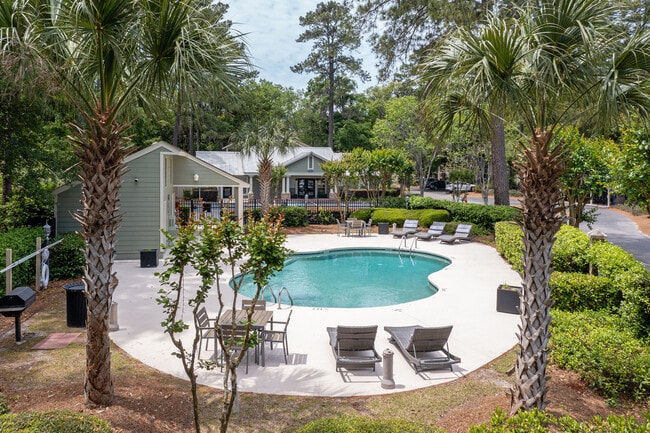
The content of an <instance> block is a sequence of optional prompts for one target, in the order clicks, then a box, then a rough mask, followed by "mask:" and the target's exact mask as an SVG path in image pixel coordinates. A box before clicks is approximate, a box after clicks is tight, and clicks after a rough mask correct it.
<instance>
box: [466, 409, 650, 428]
mask: <svg viewBox="0 0 650 433" xmlns="http://www.w3.org/2000/svg"><path fill="white" fill-rule="evenodd" d="M648 416H650V414H649V415H648ZM649 429H650V422H648V421H646V422H645V423H642V424H637V422H636V420H635V419H634V417H632V416H608V417H607V418H606V419H603V418H602V417H598V416H597V417H594V418H593V419H592V420H591V421H577V420H575V419H573V418H571V417H568V416H562V417H560V418H556V417H555V416H553V415H551V414H549V413H547V412H542V411H539V410H538V409H534V410H531V411H521V412H518V413H517V414H516V415H514V416H512V417H508V415H507V414H506V413H505V411H504V410H503V409H497V410H496V411H495V412H494V414H492V418H491V420H490V423H489V424H481V425H479V426H472V427H470V429H469V431H470V433H518V432H536V433H547V432H549V433H550V432H571V433H596V432H602V433H628V432H647V431H649Z"/></svg>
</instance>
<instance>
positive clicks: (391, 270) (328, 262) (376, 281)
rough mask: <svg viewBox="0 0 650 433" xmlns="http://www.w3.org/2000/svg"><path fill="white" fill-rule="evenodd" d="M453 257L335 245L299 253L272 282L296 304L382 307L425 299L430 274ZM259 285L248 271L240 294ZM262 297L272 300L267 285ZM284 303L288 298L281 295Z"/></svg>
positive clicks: (252, 291) (249, 292)
mask: <svg viewBox="0 0 650 433" xmlns="http://www.w3.org/2000/svg"><path fill="white" fill-rule="evenodd" d="M450 263H451V262H450V261H449V260H447V259H445V258H442V257H439V256H436V255H433V254H426V253H420V252H405V251H398V250H393V249H373V248H364V249H358V248H354V249H337V250H325V251H319V252H312V253H296V254H294V255H292V256H291V257H290V258H289V259H288V260H287V261H286V263H285V266H284V269H283V270H282V271H280V272H278V273H276V275H274V276H273V277H271V280H270V282H269V286H270V287H271V288H272V289H273V292H274V293H275V294H276V295H277V294H278V292H279V291H280V289H281V288H282V287H286V288H287V290H288V291H289V293H290V294H291V298H292V299H293V302H294V305H299V306H305V307H322V308H359V307H380V306H386V305H394V304H401V303H404V302H410V301H415V300H418V299H423V298H426V297H428V296H431V295H433V294H434V293H436V291H437V289H436V288H435V287H434V286H433V285H431V284H430V283H429V279H428V276H429V275H430V274H432V273H434V272H436V271H439V270H440V269H443V268H444V267H445V266H447V265H449V264H450ZM255 290H256V289H255V285H254V284H253V281H252V278H251V277H250V276H244V284H243V286H242V288H241V289H240V294H242V295H245V296H249V297H252V296H253V295H254V294H255ZM264 299H265V300H266V301H268V302H274V299H273V296H272V295H271V293H270V291H269V290H266V291H265V293H264ZM282 302H283V304H284V303H286V302H288V299H287V298H285V297H283V298H282Z"/></svg>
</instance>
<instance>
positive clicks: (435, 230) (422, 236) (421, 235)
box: [415, 221, 447, 241]
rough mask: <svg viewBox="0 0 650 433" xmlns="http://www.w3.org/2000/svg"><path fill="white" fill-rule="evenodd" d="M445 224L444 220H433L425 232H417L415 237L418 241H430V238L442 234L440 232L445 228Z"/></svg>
mask: <svg viewBox="0 0 650 433" xmlns="http://www.w3.org/2000/svg"><path fill="white" fill-rule="evenodd" d="M445 225H447V223H445V222H444V221H434V223H433V224H431V226H429V230H427V231H426V232H417V233H416V234H415V237H416V238H417V239H418V240H419V241H430V240H431V239H433V238H437V237H438V236H441V235H442V232H443V231H444V230H445Z"/></svg>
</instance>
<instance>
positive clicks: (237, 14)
mask: <svg viewBox="0 0 650 433" xmlns="http://www.w3.org/2000/svg"><path fill="white" fill-rule="evenodd" d="M229 5H230V8H229V9H228V13H227V14H226V18H227V19H230V20H232V21H233V27H234V28H235V29H236V30H238V31H240V32H242V33H246V34H247V35H246V38H245V40H246V42H247V45H248V49H249V51H250V55H251V61H252V62H253V64H254V65H255V66H256V67H257V68H258V70H259V72H260V78H263V79H265V80H268V81H271V82H273V83H276V84H281V85H283V86H285V87H293V88H294V89H306V88H307V82H308V81H309V80H310V79H311V78H313V77H314V76H313V75H312V74H296V73H293V72H291V70H290V69H289V68H290V67H291V66H293V65H295V64H297V63H299V62H301V61H302V60H304V59H305V58H306V57H307V55H308V54H309V52H310V50H311V43H309V42H307V43H298V42H296V39H298V36H300V33H302V32H303V30H304V29H303V28H302V27H301V26H300V22H299V18H300V17H301V16H304V15H305V14H306V13H307V12H309V11H311V10H314V9H315V7H316V4H315V3H314V2H313V1H311V0H291V1H289V0H285V1H280V0H275V1H273V0H271V1H268V0H266V1H264V0H233V1H231V2H230V3H229ZM354 56H355V57H359V58H363V59H364V67H365V69H366V71H368V72H369V73H370V74H371V75H373V74H375V68H374V62H375V61H374V56H373V55H372V53H371V51H370V49H369V48H368V47H363V50H362V52H361V53H354ZM372 84H373V83H360V82H359V89H365V88H367V87H368V86H370V85H372Z"/></svg>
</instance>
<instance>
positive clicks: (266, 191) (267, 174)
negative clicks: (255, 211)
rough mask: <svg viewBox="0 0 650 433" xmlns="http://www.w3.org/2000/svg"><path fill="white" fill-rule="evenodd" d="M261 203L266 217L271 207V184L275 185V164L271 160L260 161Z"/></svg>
mask: <svg viewBox="0 0 650 433" xmlns="http://www.w3.org/2000/svg"><path fill="white" fill-rule="evenodd" d="M258 169H259V171H260V177H259V180H260V203H261V207H262V215H266V214H267V213H268V212H269V208H270V207H271V183H273V162H272V161H271V160H264V161H260V163H259V166H258Z"/></svg>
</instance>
